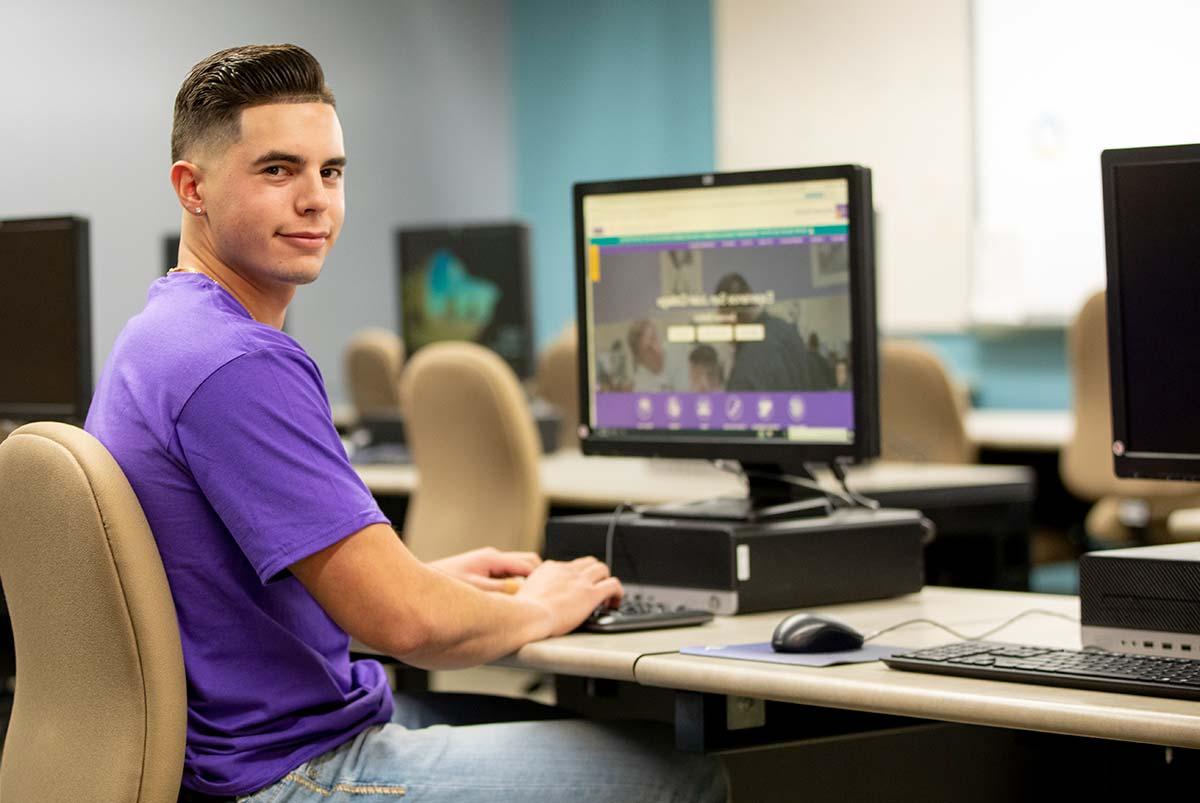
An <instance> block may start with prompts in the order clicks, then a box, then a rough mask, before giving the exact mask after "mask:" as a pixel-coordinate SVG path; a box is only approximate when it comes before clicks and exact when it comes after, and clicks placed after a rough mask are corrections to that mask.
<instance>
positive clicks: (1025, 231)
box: [970, 0, 1200, 324]
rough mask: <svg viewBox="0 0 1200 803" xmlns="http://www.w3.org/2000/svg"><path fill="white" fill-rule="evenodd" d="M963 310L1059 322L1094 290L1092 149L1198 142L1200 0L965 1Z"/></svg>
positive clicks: (990, 317) (1098, 239) (996, 318)
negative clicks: (968, 44) (968, 79)
mask: <svg viewBox="0 0 1200 803" xmlns="http://www.w3.org/2000/svg"><path fill="white" fill-rule="evenodd" d="M972 11H973V14H972V26H971V28H972V38H973V41H972V45H973V60H974V79H973V84H974V93H973V94H974V100H975V151H976V152H975V167H976V181H975V186H976V194H977V203H976V221H975V237H974V244H975V258H974V271H973V277H972V282H971V292H970V317H971V319H972V320H973V321H974V322H977V323H1011V324H1029V323H1065V322H1067V321H1068V320H1070V318H1071V317H1073V316H1074V314H1075V312H1076V311H1077V310H1078V309H1079V307H1080V306H1081V305H1082V303H1083V300H1084V299H1085V298H1086V297H1087V295H1089V294H1090V293H1091V292H1092V291H1094V290H1097V289H1100V288H1103V286H1104V275H1105V263H1104V222H1103V212H1102V205H1101V188H1100V152H1101V151H1102V150H1104V149H1106V148H1116V147H1135V146H1146V145H1171V144H1181V143H1189V142H1198V141H1200V98H1198V97H1197V93H1196V90H1195V85H1196V82H1197V78H1198V77H1200V49H1197V48H1196V45H1195V38H1196V31H1197V30H1200V4H1198V3H1194V2H1182V1H1181V0H1141V2H1138V3H1136V4H1135V3H1132V2H1113V1H1112V0H1100V1H1099V2H1085V1H1084V0H975V2H974V5H973V8H972Z"/></svg>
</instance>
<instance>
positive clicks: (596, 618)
mask: <svg viewBox="0 0 1200 803" xmlns="http://www.w3.org/2000/svg"><path fill="white" fill-rule="evenodd" d="M712 618H713V615H712V612H711V611H702V610H699V609H696V608H684V607H682V606H678V607H673V606H670V605H667V604H664V603H661V602H653V601H646V600H641V599H630V600H624V601H622V602H621V607H620V608H597V609H596V610H594V611H592V615H591V616H589V617H588V618H587V619H585V620H584V621H583V624H582V625H580V626H579V629H580V630H589V631H591V632H593V633H621V632H624V631H627V630H651V629H654V628H660V627H684V626H686V625H702V624H704V623H705V622H708V621H711V620H712Z"/></svg>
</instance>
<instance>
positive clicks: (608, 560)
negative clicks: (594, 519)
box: [604, 500, 633, 573]
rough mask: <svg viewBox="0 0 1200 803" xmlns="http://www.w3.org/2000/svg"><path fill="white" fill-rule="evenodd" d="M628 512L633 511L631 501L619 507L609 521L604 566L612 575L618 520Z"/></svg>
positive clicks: (605, 537)
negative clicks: (614, 541) (614, 537)
mask: <svg viewBox="0 0 1200 803" xmlns="http://www.w3.org/2000/svg"><path fill="white" fill-rule="evenodd" d="M626 510H630V511H632V510H633V505H632V504H630V503H629V500H625V501H624V502H622V503H621V504H619V505H617V507H616V509H615V510H614V511H613V512H612V518H610V519H609V520H608V533H607V534H606V535H605V536H604V564H605V565H606V566H608V571H609V572H610V573H611V572H612V570H613V558H614V556H613V536H614V534H615V533H616V530H617V519H619V518H621V514H622V513H624V512H625V511H626Z"/></svg>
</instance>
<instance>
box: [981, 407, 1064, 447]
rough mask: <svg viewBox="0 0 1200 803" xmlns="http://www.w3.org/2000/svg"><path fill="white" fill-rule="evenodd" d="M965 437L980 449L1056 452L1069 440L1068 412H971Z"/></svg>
mask: <svg viewBox="0 0 1200 803" xmlns="http://www.w3.org/2000/svg"><path fill="white" fill-rule="evenodd" d="M965 423H966V428H967V437H968V438H970V439H971V440H972V441H973V442H974V443H975V445H976V446H980V447H982V448H984V449H1002V450H1008V451H1029V452H1056V451H1058V450H1060V449H1062V447H1063V445H1064V444H1066V442H1067V441H1069V440H1070V439H1071V435H1072V433H1073V432H1074V430H1075V419H1074V417H1073V416H1072V414H1071V411H1070V410H971V411H969V412H968V413H967V419H966V422H965Z"/></svg>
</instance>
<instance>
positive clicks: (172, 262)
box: [162, 234, 179, 276]
mask: <svg viewBox="0 0 1200 803" xmlns="http://www.w3.org/2000/svg"><path fill="white" fill-rule="evenodd" d="M162 256H163V264H162V272H163V275H164V276H166V275H167V271H169V270H170V269H171V268H174V267H176V266H177V265H178V264H179V235H178V234H168V235H167V236H165V237H163V251H162Z"/></svg>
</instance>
